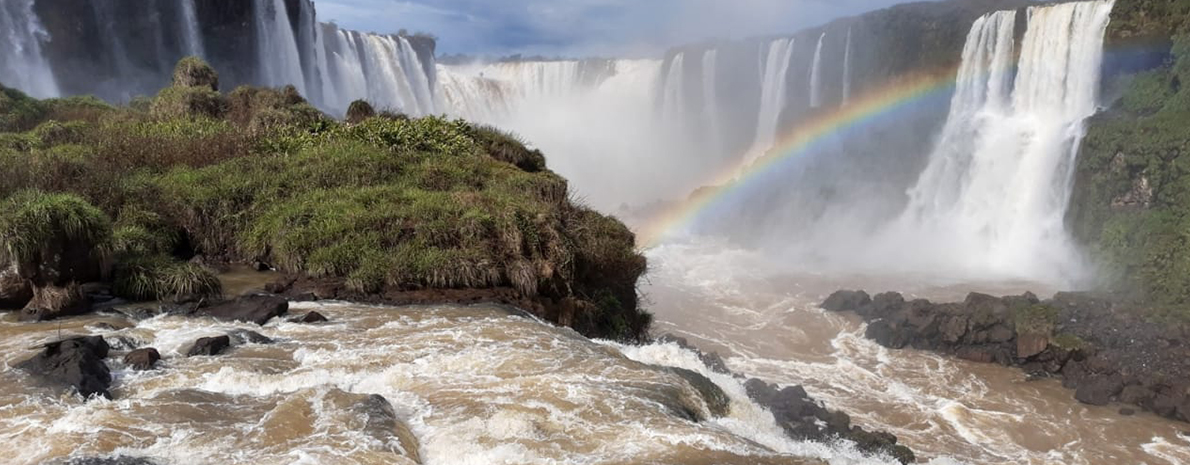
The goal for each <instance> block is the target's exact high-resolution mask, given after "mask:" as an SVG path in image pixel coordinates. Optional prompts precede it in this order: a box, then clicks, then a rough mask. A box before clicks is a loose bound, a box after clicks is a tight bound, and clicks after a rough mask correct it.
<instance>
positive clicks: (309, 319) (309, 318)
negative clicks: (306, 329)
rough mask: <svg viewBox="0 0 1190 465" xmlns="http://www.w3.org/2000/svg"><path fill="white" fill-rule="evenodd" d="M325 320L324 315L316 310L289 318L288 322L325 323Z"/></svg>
mask: <svg viewBox="0 0 1190 465" xmlns="http://www.w3.org/2000/svg"><path fill="white" fill-rule="evenodd" d="M327 321H330V320H327V319H326V317H325V316H323V315H322V314H321V313H318V312H309V313H306V314H305V315H304V316H302V317H299V318H291V319H290V320H289V322H290V323H325V322H327Z"/></svg>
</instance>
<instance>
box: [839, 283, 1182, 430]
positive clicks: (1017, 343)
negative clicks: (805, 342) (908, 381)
mask: <svg viewBox="0 0 1190 465" xmlns="http://www.w3.org/2000/svg"><path fill="white" fill-rule="evenodd" d="M823 308H824V309H827V310H829V311H847V312H854V313H856V314H858V315H859V316H861V317H862V318H863V319H864V320H865V321H867V322H868V327H867V330H866V332H865V335H866V336H867V337H868V338H869V339H872V340H873V341H876V342H877V343H878V344H880V345H883V346H885V347H889V348H893V349H901V348H905V347H913V348H916V349H921V350H931V351H936V352H941V353H945V354H950V355H953V356H956V357H959V358H962V359H966V360H971V361H976V362H984V363H999V364H1002V365H1007V366H1016V367H1019V368H1021V369H1022V370H1024V371H1025V372H1026V373H1028V374H1029V375H1030V376H1032V377H1046V376H1058V377H1061V378H1062V379H1063V384H1064V385H1065V386H1066V387H1067V388H1070V389H1074V390H1075V398H1076V399H1077V400H1079V401H1080V402H1083V403H1086V404H1091V405H1108V404H1111V403H1113V402H1120V403H1125V404H1131V405H1135V406H1138V407H1140V408H1142V409H1145V410H1148V411H1151V412H1154V413H1156V414H1158V415H1161V416H1164V417H1167V418H1173V419H1177V420H1182V421H1190V345H1188V344H1186V343H1185V342H1186V340H1187V337H1188V336H1190V333H1188V332H1187V328H1186V326H1185V325H1182V324H1170V322H1161V321H1155V320H1153V319H1151V318H1149V317H1147V316H1146V315H1147V314H1146V313H1145V312H1141V311H1138V309H1136V308H1134V307H1132V306H1130V305H1126V304H1122V303H1117V302H1115V301H1113V300H1111V299H1109V298H1106V297H1102V296H1096V295H1091V294H1083V293H1059V294H1057V295H1055V296H1054V298H1052V299H1049V300H1044V301H1043V300H1041V299H1038V298H1037V297H1036V296H1034V295H1033V294H1029V293H1026V294H1024V295H1021V296H1009V297H992V296H989V295H984V294H976V293H973V294H970V295H969V296H968V297H967V299H966V300H965V301H963V302H961V303H947V304H935V303H932V302H929V301H926V300H920V299H919V300H912V301H906V300H905V299H904V298H902V297H901V295H900V294H896V293H886V294H880V295H877V296H876V297H874V298H871V297H868V295H867V294H866V293H863V292H862V291H860V292H856V291H840V292H838V293H836V294H835V295H832V296H831V297H830V298H828V299H827V301H826V302H824V303H823Z"/></svg>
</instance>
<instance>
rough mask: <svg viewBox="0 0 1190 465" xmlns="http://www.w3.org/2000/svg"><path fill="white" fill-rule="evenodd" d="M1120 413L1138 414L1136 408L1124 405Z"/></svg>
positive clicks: (1125, 414)
mask: <svg viewBox="0 0 1190 465" xmlns="http://www.w3.org/2000/svg"><path fill="white" fill-rule="evenodd" d="M1120 415H1123V416H1126V417H1130V416H1132V415H1136V410H1134V409H1130V408H1128V407H1122V408H1120Z"/></svg>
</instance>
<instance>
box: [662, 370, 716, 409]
mask: <svg viewBox="0 0 1190 465" xmlns="http://www.w3.org/2000/svg"><path fill="white" fill-rule="evenodd" d="M661 368H662V369H664V370H666V371H668V372H670V373H673V374H675V375H678V376H680V377H681V378H682V379H684V380H686V382H687V383H690V386H691V387H693V388H694V390H695V391H698V395H699V396H700V397H702V400H703V401H704V402H706V404H707V410H709V411H710V413H711V417H713V418H718V417H722V416H726V415H727V414H728V413H729V411H730V410H729V409H730V407H731V398H729V397H727V393H725V392H723V389H722V388H720V387H719V385H718V384H715V382H714V381H711V379H710V378H707V377H706V376H703V375H702V374H701V373H699V372H697V371H694V370H687V369H685V368H678V367H661Z"/></svg>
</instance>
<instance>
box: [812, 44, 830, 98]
mask: <svg viewBox="0 0 1190 465" xmlns="http://www.w3.org/2000/svg"><path fill="white" fill-rule="evenodd" d="M824 39H826V33H825V32H823V33H822V35H820V36H818V45H816V46H814V64H813V65H812V66H811V67H810V108H818V107H820V106H822V42H823V40H824Z"/></svg>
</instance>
